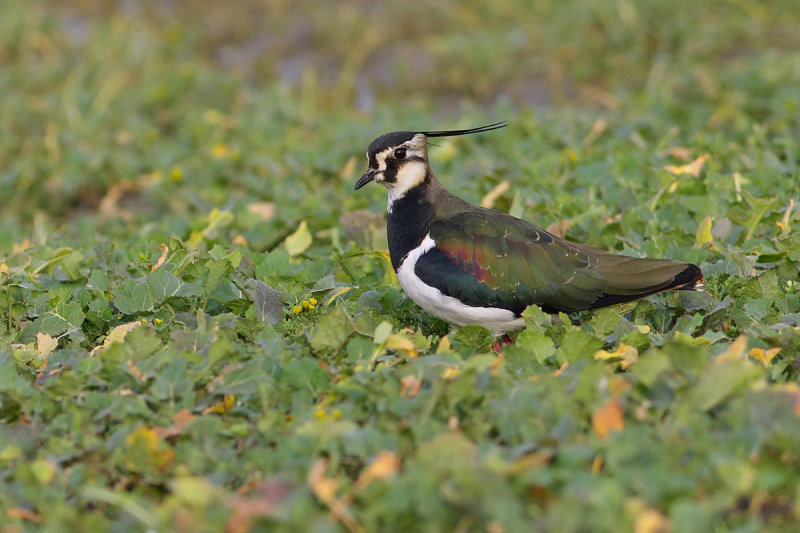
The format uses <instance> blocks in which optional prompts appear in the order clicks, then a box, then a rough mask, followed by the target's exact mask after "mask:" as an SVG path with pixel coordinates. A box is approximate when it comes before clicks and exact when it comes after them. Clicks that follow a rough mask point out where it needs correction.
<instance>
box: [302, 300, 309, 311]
mask: <svg viewBox="0 0 800 533" xmlns="http://www.w3.org/2000/svg"><path fill="white" fill-rule="evenodd" d="M302 305H303V309H308V306H309V303H308V300H303V303H302Z"/></svg>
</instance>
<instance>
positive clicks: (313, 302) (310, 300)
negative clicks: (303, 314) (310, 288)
mask: <svg viewBox="0 0 800 533" xmlns="http://www.w3.org/2000/svg"><path fill="white" fill-rule="evenodd" d="M308 303H310V304H311V305H317V299H316V298H309V299H308Z"/></svg>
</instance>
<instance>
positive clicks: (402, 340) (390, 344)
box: [385, 334, 417, 357]
mask: <svg viewBox="0 0 800 533" xmlns="http://www.w3.org/2000/svg"><path fill="white" fill-rule="evenodd" d="M385 346H386V348H389V349H391V350H396V351H401V352H404V353H405V354H406V355H408V356H409V357H416V356H417V347H416V346H414V343H413V342H411V341H410V340H409V339H407V338H406V337H403V336H402V335H398V334H394V335H389V338H388V339H386V344H385Z"/></svg>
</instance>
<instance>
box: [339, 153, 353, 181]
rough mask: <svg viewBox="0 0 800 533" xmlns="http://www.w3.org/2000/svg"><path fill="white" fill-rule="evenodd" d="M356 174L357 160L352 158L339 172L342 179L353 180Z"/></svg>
mask: <svg viewBox="0 0 800 533" xmlns="http://www.w3.org/2000/svg"><path fill="white" fill-rule="evenodd" d="M355 172H356V158H355V157H351V158H350V159H348V160H347V162H346V163H345V164H344V166H343V167H342V169H341V170H340V171H339V177H340V178H342V179H346V178H352V177H353V174H355Z"/></svg>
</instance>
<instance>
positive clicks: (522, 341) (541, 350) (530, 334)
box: [514, 329, 556, 363]
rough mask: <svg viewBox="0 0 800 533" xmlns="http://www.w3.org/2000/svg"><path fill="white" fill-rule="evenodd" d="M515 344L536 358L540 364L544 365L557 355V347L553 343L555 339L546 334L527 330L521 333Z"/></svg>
mask: <svg viewBox="0 0 800 533" xmlns="http://www.w3.org/2000/svg"><path fill="white" fill-rule="evenodd" d="M514 344H516V345H517V347H519V348H520V349H522V350H524V351H525V352H526V353H528V354H530V355H532V356H533V357H535V358H536V360H537V361H539V362H540V363H544V362H545V361H546V360H547V359H548V358H549V357H552V356H553V355H555V353H556V346H555V344H554V343H553V339H551V338H550V337H548V336H547V335H545V334H544V333H541V332H539V331H534V330H531V329H526V330H525V331H523V332H522V333H520V334H519V336H518V337H517V339H516V340H515V341H514Z"/></svg>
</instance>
